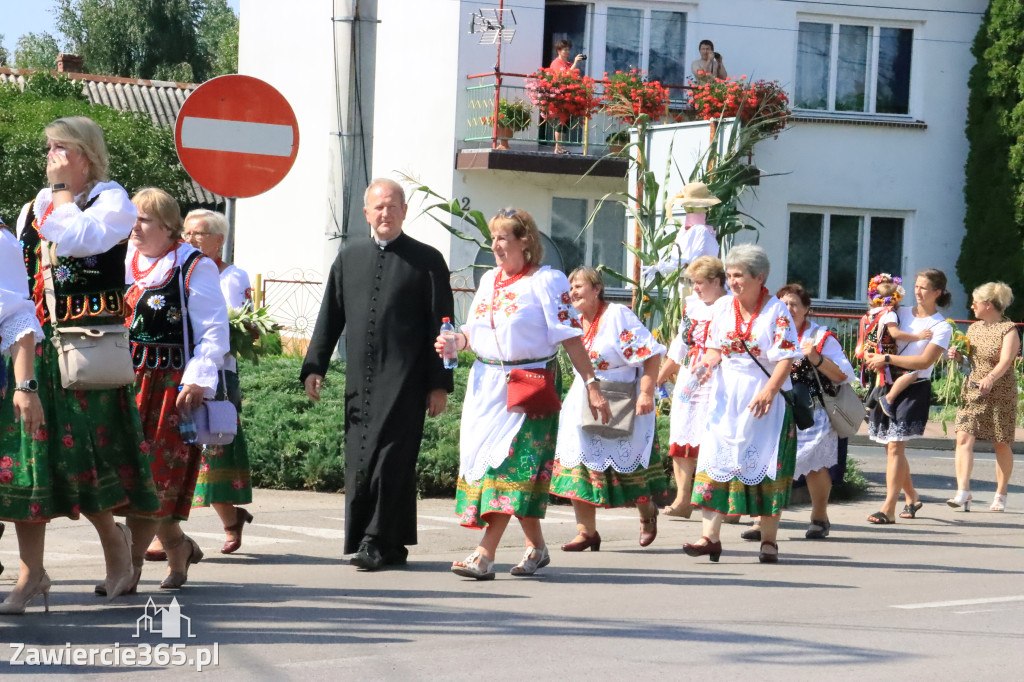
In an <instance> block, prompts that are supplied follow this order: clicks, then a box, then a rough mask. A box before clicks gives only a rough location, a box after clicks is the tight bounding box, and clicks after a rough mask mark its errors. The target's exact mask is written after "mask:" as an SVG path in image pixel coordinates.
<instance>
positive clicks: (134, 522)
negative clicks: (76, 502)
mask: <svg viewBox="0 0 1024 682" xmlns="http://www.w3.org/2000/svg"><path fill="white" fill-rule="evenodd" d="M132 201H133V202H134V203H135V206H136V207H137V208H138V219H137V220H136V221H135V227H134V229H133V230H132V238H131V245H130V247H129V249H128V257H127V263H128V269H129V277H130V280H129V283H130V284H131V286H130V287H129V289H128V294H127V295H126V299H127V303H128V305H129V307H130V309H131V318H130V323H129V327H128V329H129V332H130V338H131V342H132V358H133V360H134V362H135V376H136V379H135V399H136V403H137V405H138V407H139V414H140V415H141V416H142V425H143V429H144V430H145V434H146V442H147V443H148V444H149V448H150V449H149V456H150V462H151V466H152V472H153V480H154V481H155V482H156V485H157V488H158V490H159V492H160V508H159V510H158V511H157V512H155V513H153V514H150V515H148V516H147V517H146V518H141V517H132V518H129V520H128V523H129V526H130V527H131V529H132V532H133V534H134V537H135V542H134V545H133V548H132V549H133V559H134V560H135V561H136V563H137V565H141V562H142V560H143V556H144V553H145V551H146V548H147V547H148V546H149V543H150V541H151V540H152V539H153V536H154V534H155V535H156V536H157V537H159V538H160V542H161V545H162V546H163V550H164V552H166V554H167V563H168V567H167V577H166V578H165V579H164V581H163V582H162V583H161V584H160V587H161V588H164V589H175V588H179V587H181V586H182V585H184V584H185V582H186V581H187V580H188V568H189V565H190V564H195V563H198V562H199V560H200V559H202V558H203V552H202V550H200V549H199V546H198V545H197V544H196V543H195V541H194V540H193V539H192V538H190V537H188V536H187V535H185V534H184V533H183V532H182V530H181V521H186V520H188V516H189V511H190V510H191V508H192V494H193V492H194V491H195V486H196V477H197V476H198V474H199V459H200V447H199V446H198V445H195V444H189V443H186V442H184V441H183V439H182V436H181V434H180V433H179V426H180V425H181V422H182V419H186V420H187V419H189V418H190V413H191V411H192V410H194V409H196V408H197V407H199V406H200V405H201V404H202V402H203V400H205V399H210V398H213V397H214V395H215V393H216V390H217V382H218V373H219V371H220V370H221V368H222V367H223V364H224V356H225V355H226V354H227V352H228V319H227V318H228V316H227V307H226V306H225V305H224V296H223V294H221V291H220V278H219V277H218V274H219V273H218V272H217V266H216V264H214V262H213V261H212V260H210V259H209V258H206V257H204V256H203V252H202V251H200V250H198V249H196V248H195V247H193V246H191V245H189V244H185V243H183V242H181V241H180V238H181V233H182V227H183V226H182V220H181V214H180V212H179V210H178V203H177V202H176V201H175V200H174V198H173V197H171V196H170V195H169V194H167V193H166V192H164V191H163V190H160V189H154V188H147V189H143V190H140V191H139V192H138V193H137V194H136V195H135V196H134V197H133V198H132Z"/></svg>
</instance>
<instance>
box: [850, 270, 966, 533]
mask: <svg viewBox="0 0 1024 682" xmlns="http://www.w3.org/2000/svg"><path fill="white" fill-rule="evenodd" d="M914 298H915V299H916V301H917V305H915V306H914V307H912V308H911V307H906V306H903V307H901V308H900V309H899V311H898V312H897V317H898V319H899V328H900V331H903V332H907V333H910V334H919V333H920V332H923V331H925V330H929V331H931V333H932V336H931V339H921V340H919V341H912V342H910V343H908V344H907V345H906V346H904V348H903V351H902V352H901V353H900V354H899V355H891V354H882V353H868V354H867V355H866V356H865V358H864V362H865V363H866V364H867V366H868V369H870V370H872V371H875V372H881V371H884V370H885V368H886V366H887V365H892V366H895V367H900V368H902V369H909V370H916V371H917V381H915V382H914V383H913V384H911V385H910V387H909V388H907V389H906V390H905V391H903V392H902V393H900V394H899V396H897V397H896V399H895V400H894V401H893V403H892V406H891V410H892V412H893V415H894V416H892V417H889V416H888V415H887V414H886V413H885V412H884V411H883V410H882V408H881V406H877V405H876V406H875V407H874V408H872V410H871V412H870V413H869V421H868V436H869V437H870V438H871V440H873V441H875V442H876V443H881V444H883V445H885V448H886V453H887V455H888V460H887V463H886V468H885V502H884V503H883V504H882V508H881V509H880V510H879V511H877V512H875V513H874V514H872V515H871V516H869V517H868V521H869V522H870V523H874V524H882V525H884V524H890V523H895V522H896V503H897V501H898V500H899V495H900V491H901V490H902V491H903V492H904V494H905V495H906V505H904V507H903V511H902V512H900V518H903V519H912V518H914V517H915V516H916V515H917V512H918V510H920V509H921V507H922V506H923V504H922V502H921V500H920V499H919V498H918V495H917V490H915V489H914V483H913V481H912V480H911V477H910V465H909V463H908V462H907V455H906V449H907V441H908V440H911V439H913V438H920V437H921V436H923V435H924V427H925V424H926V423H927V421H928V404H929V401H930V400H931V394H932V388H931V387H932V382H931V376H932V367H933V366H934V365H935V363H936V362H937V361H938V360H939V358H941V357H942V355H943V353H945V352H946V348H948V347H949V341H950V338H951V337H952V335H953V330H952V328H951V327H950V326H949V323H948V322H946V318H945V317H943V316H942V315H941V314H940V313H939V312H938V308H939V307H945V306H948V305H949V303H950V300H951V299H952V294H950V293H949V291H947V290H946V275H945V273H944V272H942V271H941V270H935V269H928V270H922V271H921V272H919V273H917V279H916V280H915V281H914Z"/></svg>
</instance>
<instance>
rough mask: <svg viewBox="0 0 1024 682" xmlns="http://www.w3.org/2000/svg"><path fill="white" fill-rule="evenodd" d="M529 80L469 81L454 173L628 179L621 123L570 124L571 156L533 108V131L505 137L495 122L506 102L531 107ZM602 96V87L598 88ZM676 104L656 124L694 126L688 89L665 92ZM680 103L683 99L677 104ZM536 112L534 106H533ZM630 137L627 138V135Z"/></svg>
mask: <svg viewBox="0 0 1024 682" xmlns="http://www.w3.org/2000/svg"><path fill="white" fill-rule="evenodd" d="M528 77H529V76H528V75H527V74H519V73H503V72H502V73H494V72H492V73H483V74H476V75H471V76H467V80H468V81H469V85H468V86H467V87H466V109H465V111H464V120H463V122H462V124H463V128H462V132H463V137H462V139H461V141H460V143H459V151H458V154H457V155H456V160H455V167H456V169H458V170H482V169H488V170H511V171H522V172H528V173H557V174H560V175H583V174H584V173H587V172H588V171H589V173H590V175H593V176H598V177H618V178H624V177H625V176H626V173H627V172H628V169H629V159H628V157H626V156H625V155H623V154H622V153H621V151H620V150H621V144H615V143H616V142H617V140H615V139H613V136H615V134H616V133H620V132H623V131H628V128H627V126H626V125H625V124H623V123H622V122H621V121H619V120H617V119H615V118H612V117H610V116H608V115H607V114H605V113H604V111H598V112H597V113H595V114H594V115H593V116H592V117H591V118H590V119H586V120H580V119H570V121H569V123H568V125H566V126H562V132H561V137H562V139H561V141H560V144H561V146H563V147H565V148H566V149H567V150H569V152H570V153H568V154H556V153H555V125H554V124H553V123H548V122H547V121H544V120H543V119H542V118H541V116H540V113H539V112H538V111H537V110H536V109H535V108H534V110H533V113H532V116H531V120H530V123H529V126H528V127H527V128H525V129H524V130H520V131H516V132H508V131H504V132H503V130H502V129H501V128H498V126H497V125H496V124H495V122H494V118H495V116H494V113H495V111H496V110H497V106H498V102H499V101H500V100H502V99H504V100H507V101H509V102H513V101H515V100H521V101H523V102H526V103H527V104H530V95H529V93H528V92H527V90H526V79H527V78H528ZM597 87H598V94H599V95H600V87H601V84H600V83H598V86H597ZM666 87H668V88H669V90H670V91H671V92H672V95H673V99H672V102H671V106H670V108H669V111H668V114H667V115H666V116H665V117H664V118H663V119H661V120H659V121H655V123H664V122H672V121H677V122H678V121H686V120H691V119H690V117H689V113H690V112H689V110H687V109H686V108H684V100H685V91H686V90H688V89H689V86H671V85H670V86H666ZM677 98H678V99H677ZM531 106H532V105H531ZM627 134H628V132H627Z"/></svg>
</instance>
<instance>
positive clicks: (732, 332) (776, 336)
mask: <svg viewBox="0 0 1024 682" xmlns="http://www.w3.org/2000/svg"><path fill="white" fill-rule="evenodd" d="M766 298H767V300H766V301H765V303H764V304H763V306H762V309H761V312H760V313H759V314H758V316H757V319H756V320H754V321H753V323H752V324H751V330H750V340H749V341H747V347H748V348H750V351H751V353H753V354H754V355H755V356H756V357H757V359H758V361H759V362H760V363H761V366H763V367H764V369H765V370H767V372H768V374H771V373H772V371H773V370H774V369H775V366H776V364H778V363H779V362H783V361H790V360H794V359H796V358H798V357H799V355H800V350H799V349H798V348H797V345H796V340H797V336H796V331H795V330H794V329H793V326H794V325H793V318H792V317H791V316H790V314H789V309H788V308H786V306H785V304H783V303H782V301H780V300H779V299H778V298H776V297H775V296H770V297H766ZM733 300H734V297H733V296H732V295H729V296H723V297H722V298H721V299H719V302H718V303H717V304H716V305H720V306H721V308H719V309H718V310H719V311H720V312H719V314H717V315H715V316H714V319H713V320H712V321H711V329H710V331H709V332H708V341H707V347H708V348H717V349H719V350H721V351H722V362H721V364H720V365H719V366H718V369H717V370H716V371H715V375H714V378H713V381H714V384H713V386H712V390H711V408H710V410H709V411H708V425H707V430H706V431H705V432H704V436H703V437H702V438H701V441H700V454H699V456H698V458H697V470H698V471H703V472H706V473H707V475H708V476H709V477H711V478H712V479H713V480H716V481H720V482H725V481H730V480H732V479H734V478H737V479H739V480H740V481H741V482H742V483H744V484H746V485H756V484H758V483H760V482H761V481H762V480H764V478H765V477H767V478H769V479H771V480H773V481H774V480H775V476H776V475H777V471H776V468H777V464H778V453H779V436H780V434H781V432H782V421H783V419H784V418H785V416H786V401H785V399H784V398H783V397H782V395H781V394H780V395H776V396H775V400H773V401H772V406H771V407H770V408H769V409H768V412H767V414H765V415H763V416H761V417H760V418H756V417H754V413H753V412H751V411H750V410H749V409H747V406H748V405H749V404H750V401H751V400H753V398H754V396H755V395H757V394H758V392H760V391H761V389H762V388H764V386H765V384H766V383H768V376H767V375H765V373H764V372H763V371H761V369H759V368H758V366H757V364H755V363H754V361H753V360H752V359H751V358H750V355H748V354H747V352H746V351H745V350H744V349H743V345H742V344H741V342H740V341H739V340H738V339H737V338H736V318H735V314H734V311H733V303H732V302H733ZM746 324H747V323H744V328H746ZM791 386H792V384H791V383H790V380H789V377H788V375H787V377H786V381H785V383H784V385H783V389H788V388H790V387H791Z"/></svg>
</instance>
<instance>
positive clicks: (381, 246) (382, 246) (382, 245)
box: [373, 235, 395, 249]
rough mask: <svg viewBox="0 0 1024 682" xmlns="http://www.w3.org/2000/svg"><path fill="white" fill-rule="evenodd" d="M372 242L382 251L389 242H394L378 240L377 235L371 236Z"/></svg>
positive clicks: (391, 240)
mask: <svg viewBox="0 0 1024 682" xmlns="http://www.w3.org/2000/svg"><path fill="white" fill-rule="evenodd" d="M373 241H374V243H375V244H377V246H379V247H380V248H381V249H383V248H384V247H385V246H387V245H388V244H390V243H391V242H393V241H395V240H394V239H378V238H377V235H374V236H373Z"/></svg>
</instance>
